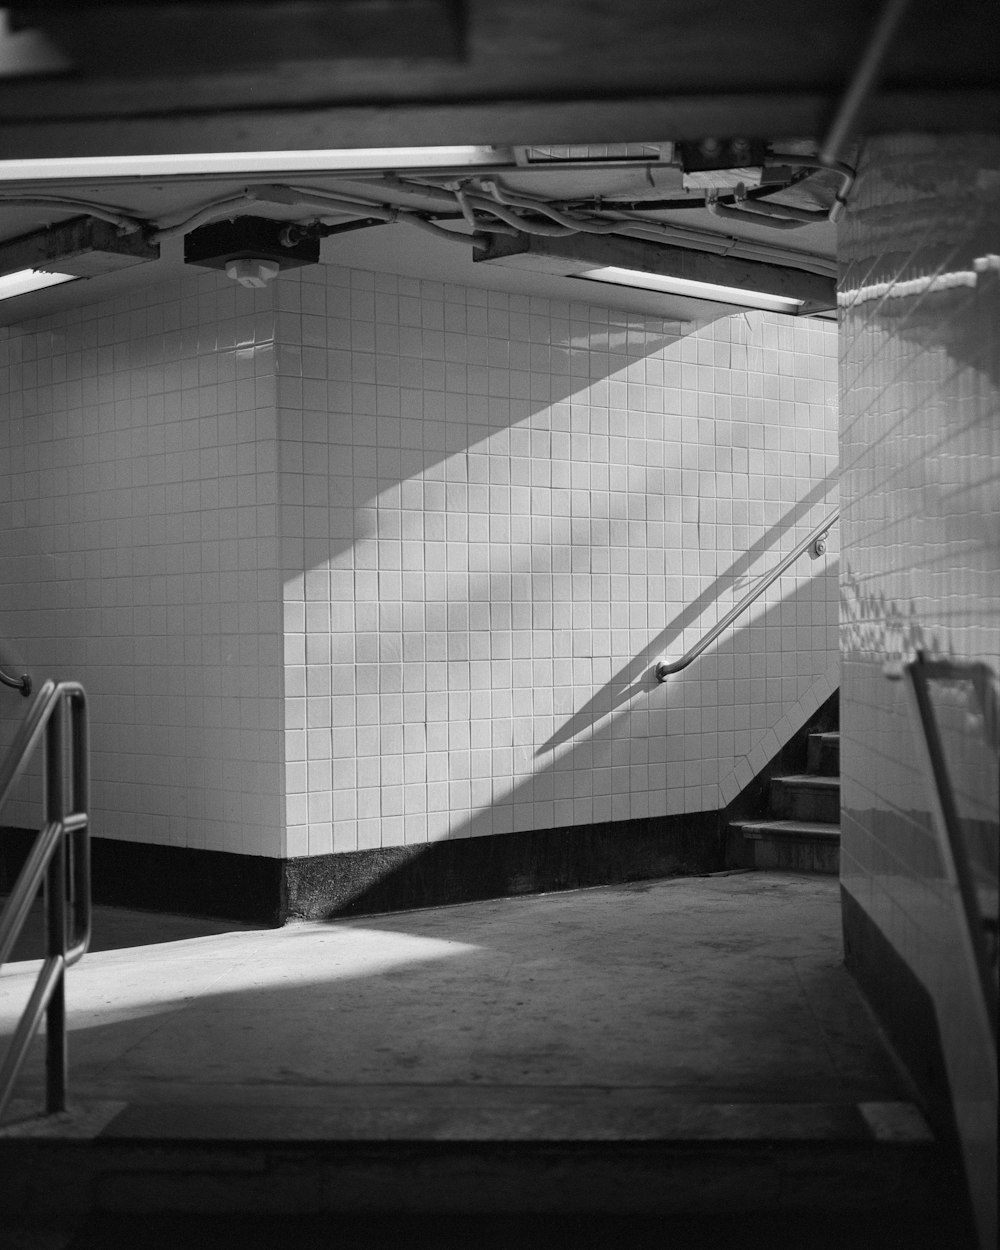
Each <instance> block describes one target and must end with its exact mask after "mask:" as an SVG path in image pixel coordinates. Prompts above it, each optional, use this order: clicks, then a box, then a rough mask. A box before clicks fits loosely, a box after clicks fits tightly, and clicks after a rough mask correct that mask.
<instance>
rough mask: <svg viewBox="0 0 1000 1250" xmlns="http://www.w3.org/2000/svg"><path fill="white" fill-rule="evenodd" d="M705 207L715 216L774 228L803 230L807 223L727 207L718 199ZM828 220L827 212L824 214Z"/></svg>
mask: <svg viewBox="0 0 1000 1250" xmlns="http://www.w3.org/2000/svg"><path fill="white" fill-rule="evenodd" d="M705 207H706V208H707V209H708V211H709V212H710V213H711V214H712V216H713V217H724V218H726V219H727V220H728V221H742V222H744V223H746V222H753V223H754V224H755V225H758V226H768V227H770V228H771V229H772V230H801V229H802V227H803V226H804V225H805V224H806V223H805V222H804V221H793V220H792V219H791V218H790V217H765V216H764V214H763V213H756V212H752V211H750V210H749V209H746V210H744V209H742V208H726V207H725V206H724V205H722V204H720V203H719V202H718V201H717V200H706V201H705ZM823 219H824V220H826V214H825V213H824V214H823Z"/></svg>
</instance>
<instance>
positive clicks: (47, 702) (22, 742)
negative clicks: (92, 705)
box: [0, 679, 86, 808]
mask: <svg viewBox="0 0 1000 1250" xmlns="http://www.w3.org/2000/svg"><path fill="white" fill-rule="evenodd" d="M64 695H65V696H68V697H69V698H70V699H77V698H79V699H84V700H85V699H86V696H85V694H84V691H83V687H82V686H81V685H80V684H79V683H78V682H75V681H63V682H60V683H59V685H58V686H57V685H56V683H55V682H54V681H52V680H51V679H50V680H49V681H46V682H44V683H43V684H42V686H41V688H40V689H39V691H38V694H36V695H35V700H34V702H33V703H32V705H31V707H30V708H28V714H27V716H26V717H25V718H24V720H23V721H22V722H21V725H20V728H19V729H18V731H17V733H16V734H15V736H14V740H13V742H12V743H11V744H10V746H9V747H8V749H7V755H6V757H5V758H4V760H3V762H2V763H0V808H2V807H3V805H4V804H5V803H6V802H7V799H8V797H9V795H10V792H11V790H12V789H13V787H14V784H15V782H16V781H17V780H18V778H19V777H20V776H21V774H22V773H23V772H24V769H25V767H26V766H27V763H28V759H29V758H30V756H31V753H32V752H33V751H34V749H35V747H37V746H38V743H39V741H40V739H41V736H42V734H43V733H44V732H45V726H46V725H47V724H48V720H49V717H50V716H51V715H52V711H53V708H54V707H55V706H56V704H57V703H58V702H59V701H60V699H62V698H63V696H64Z"/></svg>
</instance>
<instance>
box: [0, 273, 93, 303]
mask: <svg viewBox="0 0 1000 1250" xmlns="http://www.w3.org/2000/svg"><path fill="white" fill-rule="evenodd" d="M76 277H77V275H76V274H75V273H45V272H44V271H43V270H41V269H20V270H18V272H17V273H8V274H4V275H3V277H0V299H13V298H14V296H15V295H27V294H28V292H29V291H44V290H45V288H46V287H47V286H58V285H59V283H60V282H75V281H76Z"/></svg>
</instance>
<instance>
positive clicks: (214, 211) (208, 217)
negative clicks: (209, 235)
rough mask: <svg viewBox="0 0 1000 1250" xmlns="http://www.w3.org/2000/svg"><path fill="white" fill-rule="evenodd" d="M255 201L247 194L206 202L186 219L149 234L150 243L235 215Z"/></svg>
mask: <svg viewBox="0 0 1000 1250" xmlns="http://www.w3.org/2000/svg"><path fill="white" fill-rule="evenodd" d="M255 202H256V201H254V200H251V199H249V198H248V197H247V196H246V195H236V196H232V197H231V198H230V199H227V200H217V201H216V202H215V203H214V204H206V205H205V206H204V208H200V209H198V211H197V212H196V213H193V214H192V215H191V216H190V217H188V218H186V219H185V220H184V221H178V222H176V223H175V224H174V225H172V226H163V227H162V228H161V229H159V230H154V232H153V233H152V234H151V235H150V236H149V241H150V243H164V242H165V241H166V240H167V239H175V238H176V237H177V236H178V235H179V234H187V232H188V231H189V230H195V229H197V227H198V226H203V225H205V224H207V223H208V222H210V221H215V220H216V218H218V217H226V216H230V215H235V212H236V211H237V210H238V209H241V208H249V207H250V205H251V204H253V203H255Z"/></svg>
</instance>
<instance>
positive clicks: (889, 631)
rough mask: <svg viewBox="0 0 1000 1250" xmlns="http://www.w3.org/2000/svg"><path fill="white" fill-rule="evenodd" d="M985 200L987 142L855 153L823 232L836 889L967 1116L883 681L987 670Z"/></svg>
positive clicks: (921, 848)
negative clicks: (838, 541) (836, 286)
mask: <svg viewBox="0 0 1000 1250" xmlns="http://www.w3.org/2000/svg"><path fill="white" fill-rule="evenodd" d="M998 184H1000V142H998V140H997V139H996V137H995V136H993V137H986V136H974V137H970V138H969V139H968V140H963V139H961V138H960V137H955V136H949V138H948V139H947V140H937V139H931V138H913V137H910V138H905V137H899V138H893V139H886V140H879V141H877V142H872V143H870V144H869V145H868V148H867V151H866V154H865V160H864V163H863V170H862V176H861V178H860V181H859V183H858V186H857V191H856V194H855V197H854V202H853V204H852V208H851V212H850V213H849V215H848V219H847V222H846V224H845V226H844V227H843V228H842V233H841V244H842V254H841V261H842V278H841V286H842V295H841V301H842V305H843V308H842V322H841V422H842V425H841V430H842V433H841V462H842V482H841V497H842V500H843V508H844V514H843V547H844V557H843V569H842V575H841V595H842V649H843V665H844V667H843V688H842V699H841V721H842V734H843V750H842V756H841V761H842V773H843V803H844V809H845V810H844V818H843V848H842V880H843V883H844V886H845V888H846V889H847V890H848V891H849V892H850V894H851V895H852V896H853V898H854V899H855V900H856V901H857V902H858V903H859V904H860V905H861V906H862V907H863V908H864V909H865V911H866V912H867V914H868V915H869V916H870V917H871V919H872V920H873V921H874V923H875V924H876V925H877V926H878V928H879V929H880V930H881V931H882V932H883V933H884V934H885V935H886V936H887V937H888V938H889V940H890V941H891V942H892V944H893V945H894V946H895V948H896V950H897V951H898V952H899V953H900V954H901V955H902V957H903V958H904V959H905V960H906V962H907V963H908V964H909V965H910V966H911V967H912V969H913V970H914V972H915V973H916V975H917V976H918V977H919V979H920V980H921V981H922V982H923V983H924V985H925V986H926V987H927V988H928V989H929V990H930V992H931V994H932V995H933V997H934V1000H935V1002H936V1004H937V1008H938V1015H939V1019H940V1021H941V1022H942V1027H943V1028H944V1029H945V1032H946V1034H949V1031H950V1034H949V1036H950V1042H949V1045H951V1046H952V1048H953V1050H952V1056H953V1059H954V1062H953V1066H952V1069H951V1071H950V1077H951V1080H952V1083H953V1086H954V1087H955V1090H956V1096H957V1097H960V1098H961V1097H965V1098H967V1099H968V1100H969V1106H974V1104H975V1100H976V1097H977V1094H976V1089H977V1084H976V1082H977V1080H978V1079H979V1077H980V1076H981V1075H982V1074H981V1073H980V1074H978V1075H977V1073H976V1072H975V1070H974V1069H975V1060H974V1058H970V1057H969V1055H968V1053H967V1052H966V1050H965V1041H964V1040H963V1037H962V1033H963V1031H966V1030H967V1020H968V1017H967V1004H968V999H967V997H966V995H967V992H968V991H967V985H966V983H965V981H964V979H963V973H962V969H963V963H962V957H961V950H960V948H959V947H958V945H957V944H956V936H955V934H956V929H955V919H954V912H953V897H952V893H951V891H950V888H949V887H948V886H947V884H946V882H945V880H944V878H943V876H942V871H941V866H940V860H939V856H938V853H937V850H936V844H935V841H934V837H933V833H932V829H931V825H930V822H929V817H928V800H927V797H926V791H925V788H924V787H925V778H924V777H923V776H922V775H921V772H920V770H919V769H918V767H917V764H916V759H917V756H916V752H915V748H914V743H913V730H912V727H911V724H910V722H909V719H908V715H907V710H906V705H905V702H904V696H903V691H902V688H901V685H900V684H899V683H892V682H890V681H888V680H886V678H885V677H884V676H883V674H882V666H883V662H884V661H885V660H886V659H891V658H893V657H900V656H903V657H907V658H908V657H909V655H910V654H912V651H913V650H914V649H915V648H922V649H924V650H926V651H928V652H930V653H931V654H932V655H940V656H955V657H960V658H962V657H964V658H969V659H977V660H983V661H985V662H987V663H988V664H989V665H990V666H991V667H992V669H993V671H994V673H996V672H997V671H1000V402H998V401H1000V392H998V381H1000V339H998V330H997V327H998V324H1000V286H998V284H1000V273H998V272H997V265H998V264H1000V262H998V260H997V257H996V253H997V251H998V250H1000V249H998V239H1000V210H998V204H1000V201H998V198H997V187H998ZM991 257H992V259H991ZM946 697H952V698H953V697H954V692H952V694H951V695H950V696H946ZM945 720H946V721H948V720H950V722H951V730H950V741H949V747H948V749H949V753H950V756H951V763H952V765H953V767H954V766H955V765H956V764H957V765H958V771H957V774H956V775H957V777H958V779H959V785H960V789H961V791H962V795H963V797H962V806H963V810H964V811H965V812H966V813H970V812H971V813H972V814H973V815H974V816H975V818H977V819H978V820H980V821H982V820H992V821H993V822H994V824H995V822H996V820H997V809H996V799H995V794H996V789H995V787H996V771H995V770H996V765H995V762H993V763H985V764H984V761H985V760H988V759H989V758H990V757H989V755H988V754H987V753H985V752H983V751H982V749H981V747H980V746H979V745H978V744H977V743H975V742H973V741H972V740H971V739H967V740H966V743H965V745H964V746H963V743H962V736H961V735H962V732H965V733H967V734H968V733H970V732H971V731H972V729H974V720H973V719H972V718H968V717H958V718H956V716H955V715H950V716H949V714H948V713H947V709H945ZM963 727H964V728H963ZM992 836H993V839H994V846H995V838H996V834H995V832H994V834H993V835H992ZM980 1088H981V1087H980ZM990 1183H991V1184H992V1183H993V1182H992V1180H991V1182H990Z"/></svg>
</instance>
